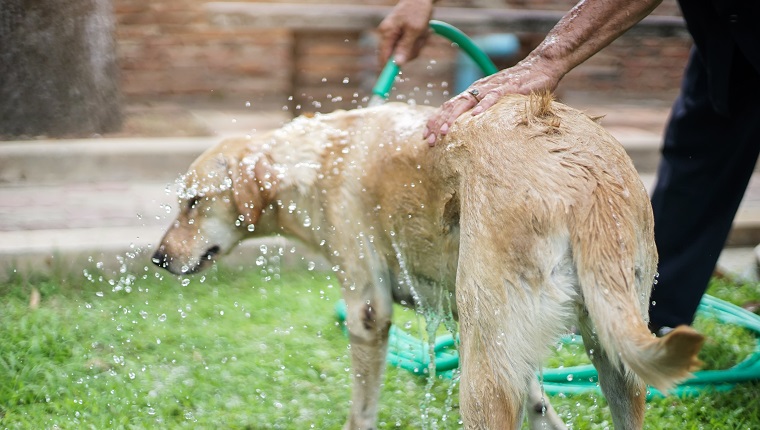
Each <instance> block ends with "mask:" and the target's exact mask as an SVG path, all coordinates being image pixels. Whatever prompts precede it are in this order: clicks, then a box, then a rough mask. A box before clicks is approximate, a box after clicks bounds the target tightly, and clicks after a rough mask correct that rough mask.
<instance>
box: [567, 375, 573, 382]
mask: <svg viewBox="0 0 760 430" xmlns="http://www.w3.org/2000/svg"><path fill="white" fill-rule="evenodd" d="M572 381H573V374H572V373H569V374H568V375H567V382H572Z"/></svg>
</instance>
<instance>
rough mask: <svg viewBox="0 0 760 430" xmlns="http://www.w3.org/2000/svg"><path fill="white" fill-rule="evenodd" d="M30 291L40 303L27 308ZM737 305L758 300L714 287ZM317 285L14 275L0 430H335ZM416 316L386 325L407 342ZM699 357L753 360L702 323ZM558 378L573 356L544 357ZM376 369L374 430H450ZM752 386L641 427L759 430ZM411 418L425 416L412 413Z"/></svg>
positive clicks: (325, 304) (333, 348) (666, 405)
mask: <svg viewBox="0 0 760 430" xmlns="http://www.w3.org/2000/svg"><path fill="white" fill-rule="evenodd" d="M33 289H36V290H37V291H39V292H40V294H41V301H40V304H39V307H38V308H36V309H30V307H29V299H30V296H31V295H32V291H33ZM711 292H712V293H713V294H715V295H717V296H719V297H724V298H727V299H730V300H735V301H738V302H743V301H750V300H755V301H756V300H758V299H760V288H758V287H757V286H752V285H749V286H742V287H736V286H733V285H729V284H725V283H723V284H721V283H717V284H716V285H714V286H713V288H712V290H711ZM339 295H340V292H339V288H338V285H337V283H336V282H335V281H334V279H330V276H329V274H322V273H316V272H308V271H303V272H294V273H282V274H280V273H279V272H278V270H276V269H271V268H270V269H269V270H250V271H247V272H242V273H240V272H236V271H232V270H225V269H214V270H212V271H211V272H209V273H208V274H207V275H206V276H205V278H204V277H196V278H192V279H190V280H189V282H188V280H184V281H182V280H178V279H175V278H173V277H168V276H162V275H158V274H156V272H154V271H153V270H152V269H146V270H144V271H142V270H141V271H140V272H139V274H129V273H116V274H115V275H110V276H106V275H101V274H97V271H96V270H90V271H88V272H87V276H85V275H83V274H82V273H78V274H73V275H70V274H67V275H60V274H59V275H56V276H52V277H50V276H30V277H26V278H24V277H21V276H18V275H15V276H13V277H12V279H11V280H10V281H8V282H5V283H3V284H0V297H2V300H1V301H0V332H1V333H2V336H0V351H2V352H0V426H2V428H11V429H13V428H23V429H27V428H34V429H42V428H64V429H68V428H76V429H80V428H93V429H105V428H109V429H116V428H125V429H140V428H213V427H220V428H233V429H235V428H241V429H308V428H316V429H339V428H341V426H342V424H343V421H344V419H345V416H346V413H347V410H348V405H349V382H350V381H349V351H348V347H347V345H348V342H347V340H346V338H345V337H344V335H343V333H342V331H341V330H340V328H339V326H338V323H337V322H336V319H335V313H334V307H335V304H336V301H337V300H338V299H339ZM419 320H420V318H419V316H417V314H415V313H414V312H413V311H399V312H398V313H397V316H396V324H397V325H398V326H400V327H410V330H411V331H415V330H416V328H415V327H417V326H418V324H419ZM700 325H701V327H700V328H701V329H703V330H705V332H706V333H707V334H708V336H710V337H711V342H710V343H709V344H708V347H707V348H706V351H705V353H704V354H703V356H702V359H703V360H704V361H705V362H706V363H707V365H708V366H711V367H712V368H721V367H726V366H730V365H731V364H732V363H735V362H736V361H737V360H741V358H742V357H744V356H746V354H747V353H748V352H749V351H751V349H752V347H753V343H752V342H753V338H752V337H751V335H749V334H747V333H745V332H743V330H741V329H738V328H735V327H729V328H726V327H725V326H720V325H715V324H711V323H710V322H709V321H708V322H700ZM552 360H554V361H555V362H556V363H560V364H562V365H566V366H570V365H574V364H579V363H583V362H585V357H584V355H583V351H582V350H581V349H579V348H574V347H563V348H561V351H559V352H558V354H557V355H556V356H555V357H554V358H553V359H552ZM428 388H429V387H428V383H427V381H426V380H425V379H424V378H419V377H414V376H412V375H410V374H409V373H408V372H406V371H403V370H398V369H389V370H388V372H387V376H386V382H385V385H384V387H383V391H382V399H381V411H380V423H379V424H380V425H379V427H380V428H384V429H390V428H401V429H411V428H439V429H455V428H459V427H460V425H459V424H458V420H459V415H458V410H457V407H458V400H457V387H456V384H453V383H452V382H451V381H450V380H438V381H435V382H434V383H433V384H432V387H431V388H430V389H428ZM758 389H760V384H757V383H755V384H743V385H739V386H737V387H736V388H735V389H734V390H732V391H730V392H720V393H705V394H702V395H700V396H699V397H694V398H684V399H679V398H675V397H670V398H666V399H657V400H654V401H652V402H650V404H649V415H648V420H647V428H652V429H665V428H669V429H670V428H679V429H692V428H694V429H697V428H727V429H739V428H742V429H744V428H751V429H754V428H760V408H758V407H757V406H756V405H757V402H756V393H757V392H758ZM552 401H553V403H554V405H555V408H557V410H558V412H559V413H560V414H561V415H563V416H564V417H566V418H567V421H568V423H569V424H570V425H571V427H572V428H574V429H603V428H607V427H611V423H610V418H609V413H608V410H607V408H606V407H605V402H604V399H603V398H602V397H601V396H599V395H596V394H584V395H577V396H571V397H561V396H554V398H553V399H552ZM421 411H425V412H424V413H422V412H421Z"/></svg>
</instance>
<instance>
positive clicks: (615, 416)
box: [578, 311, 646, 430]
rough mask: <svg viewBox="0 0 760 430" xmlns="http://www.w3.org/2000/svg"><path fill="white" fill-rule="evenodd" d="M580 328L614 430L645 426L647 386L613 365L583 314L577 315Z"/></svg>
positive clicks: (636, 429)
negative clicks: (608, 409) (610, 415)
mask: <svg viewBox="0 0 760 430" xmlns="http://www.w3.org/2000/svg"><path fill="white" fill-rule="evenodd" d="M578 322H579V328H580V330H581V335H582V336H583V343H584V346H585V348H586V354H588V356H589V357H590V358H591V362H592V363H593V364H594V367H596V370H597V372H598V373H599V385H600V386H601V388H602V393H604V396H605V398H606V399H607V403H608V405H609V407H610V413H611V414H612V422H613V424H614V425H615V430H638V429H641V428H643V426H644V412H645V410H646V386H645V385H644V383H643V382H642V381H641V379H640V378H638V377H637V376H636V375H634V374H633V373H631V372H625V371H624V369H623V366H622V363H620V362H619V361H618V362H617V363H614V362H613V361H612V360H610V359H609V357H608V355H607V352H606V351H604V349H603V348H602V346H601V345H600V344H599V340H598V338H597V336H596V334H595V333H594V330H593V326H592V322H591V320H590V318H589V316H588V314H587V313H586V312H583V311H580V312H579V319H578Z"/></svg>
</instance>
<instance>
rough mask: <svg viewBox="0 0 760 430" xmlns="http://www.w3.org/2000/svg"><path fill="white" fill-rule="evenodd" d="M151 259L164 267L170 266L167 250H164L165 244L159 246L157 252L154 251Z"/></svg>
mask: <svg viewBox="0 0 760 430" xmlns="http://www.w3.org/2000/svg"><path fill="white" fill-rule="evenodd" d="M150 261H152V262H153V264H155V265H156V266H158V267H160V268H162V269H166V268H167V267H169V256H168V255H166V251H164V246H163V245H161V246H159V247H158V249H157V250H156V252H155V253H153V257H152V258H151V259H150Z"/></svg>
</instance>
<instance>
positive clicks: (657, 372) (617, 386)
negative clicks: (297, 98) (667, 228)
mask: <svg viewBox="0 0 760 430" xmlns="http://www.w3.org/2000/svg"><path fill="white" fill-rule="evenodd" d="M430 112H431V110H430V109H429V108H422V107H410V106H408V105H405V104H387V105H384V106H380V107H376V108H367V109H359V110H354V111H345V112H344V111H339V112H335V113H332V114H327V115H318V116H315V117H313V118H305V117H302V118H298V119H296V120H294V121H292V122H291V123H289V124H287V125H286V126H284V127H282V128H281V129H278V130H275V131H273V132H270V133H267V134H263V135H260V136H255V137H252V138H249V139H233V140H226V141H224V142H222V143H221V144H219V145H218V146H216V147H214V148H212V149H210V150H208V151H207V152H206V153H204V154H203V155H201V156H200V158H198V159H197V160H196V161H195V162H194V163H193V165H192V166H191V167H190V170H189V172H188V173H187V175H186V177H185V186H184V190H183V191H182V192H181V196H180V197H181V199H180V200H181V201H180V205H181V210H180V214H179V216H178V218H177V220H176V221H175V222H174V224H173V225H172V226H171V227H170V228H169V230H168V231H167V233H166V235H165V236H164V238H163V240H162V241H161V244H160V246H159V247H158V250H157V251H156V253H155V255H154V262H156V264H158V265H160V266H161V267H164V268H166V269H168V270H169V271H170V272H172V273H176V274H188V273H194V272H197V271H200V270H202V269H204V268H206V267H207V266H208V265H210V264H212V262H213V260H214V259H215V257H216V256H218V255H221V254H224V253H226V252H229V251H230V250H231V249H232V248H234V247H235V246H236V245H237V244H238V243H239V242H240V241H241V240H243V239H246V238H249V237H254V236H266V235H284V236H288V237H293V238H297V239H300V240H301V241H303V242H305V243H307V244H310V245H312V246H314V247H315V248H317V249H319V250H320V251H321V252H322V254H323V255H324V256H325V257H326V258H327V259H328V260H329V261H330V262H331V264H332V265H336V266H338V267H339V270H338V272H337V273H338V276H339V278H340V281H341V284H342V292H343V297H344V299H345V301H346V304H347V310H348V313H347V326H348V330H349V333H350V341H351V356H352V366H353V393H352V403H351V411H350V416H349V417H348V421H347V424H346V428H347V429H351V430H354V429H371V428H374V426H375V421H376V419H377V403H378V395H379V390H380V384H381V380H382V376H383V369H384V367H385V366H386V364H385V356H386V350H387V346H388V330H389V327H390V325H391V313H392V306H391V305H392V303H393V302H394V301H396V302H400V303H402V304H406V305H409V306H417V307H424V308H427V309H430V310H432V311H434V312H439V313H451V314H453V315H454V316H455V317H457V318H458V320H459V324H460V345H459V351H460V357H461V362H460V364H461V381H460V382H461V386H460V407H461V413H462V418H463V421H464V423H465V427H466V428H473V429H497V428H498V429H502V428H504V429H516V428H520V425H521V422H522V418H523V415H524V413H525V412H527V414H528V418H529V419H530V421H531V425H532V427H533V428H562V427H563V424H562V423H561V422H560V421H559V419H558V418H557V417H556V415H554V414H553V413H552V411H551V410H550V411H549V413H548V414H544V413H542V412H541V407H540V405H539V407H536V404H537V403H539V404H540V402H541V393H540V389H538V386H537V384H536V382H535V371H536V369H537V368H538V367H539V365H540V363H541V360H542V359H543V358H544V356H545V355H546V353H547V352H548V348H547V346H548V345H550V344H552V343H553V342H554V341H555V340H556V338H557V336H558V335H559V334H561V333H563V332H564V331H565V330H566V328H567V327H568V326H569V325H571V324H576V326H577V327H579V329H580V331H581V333H582V335H583V337H584V340H585V342H586V345H585V346H586V348H587V350H588V351H589V355H590V356H591V358H592V361H593V363H594V365H595V366H596V368H597V369H598V371H599V374H600V384H601V388H602V390H603V392H604V394H605V395H606V397H607V399H608V402H609V405H610V409H611V412H612V416H613V421H614V424H615V427H616V428H618V429H637V428H642V426H643V419H644V409H645V404H644V400H645V399H644V397H645V396H644V394H643V393H645V390H646V388H645V385H644V384H650V385H653V386H655V387H657V388H659V389H661V390H666V389H668V388H669V387H671V386H672V385H673V384H674V383H675V382H677V381H678V380H680V379H682V378H685V377H687V376H688V375H689V372H690V371H692V370H693V369H694V368H695V366H697V365H698V360H697V359H696V354H697V352H698V351H699V349H700V347H701V344H702V340H703V339H702V337H701V336H700V335H699V334H698V333H696V332H695V331H694V330H692V329H691V328H689V327H685V326H683V327H679V328H677V329H676V330H675V331H673V332H672V333H670V334H669V335H668V336H666V337H664V338H655V337H653V336H652V335H651V334H650V332H649V330H648V329H647V312H648V302H649V294H650V289H651V286H652V281H653V278H654V275H655V268H656V262H657V252H656V249H655V245H654V238H653V219H652V212H651V207H650V204H649V199H648V196H647V193H646V190H645V188H644V186H643V185H642V183H641V181H640V179H639V177H638V175H637V173H636V171H635V170H634V168H633V165H632V163H631V161H630V159H629V158H628V156H627V155H626V154H625V152H624V150H623V148H622V147H621V145H620V144H619V143H618V142H616V141H615V140H614V138H612V137H611V136H610V135H609V134H608V133H607V132H605V131H604V130H603V129H602V128H601V127H600V126H599V125H598V124H596V123H595V122H594V121H593V120H591V119H590V118H588V117H587V116H586V115H584V114H583V113H581V112H579V111H576V110H574V109H571V108H569V107H567V106H564V105H562V104H560V103H556V102H554V101H553V100H552V99H551V97H550V96H548V95H542V96H531V97H524V96H509V97H506V98H504V100H502V101H501V102H500V103H498V104H497V105H495V106H494V107H492V108H490V109H489V110H487V111H486V112H484V113H483V114H481V115H478V116H475V117H472V116H470V115H464V116H462V118H460V119H459V120H458V121H457V122H456V123H455V124H454V126H453V127H452V129H451V131H450V132H449V134H448V135H447V136H446V137H445V138H444V139H443V140H442V141H441V142H440V143H439V144H438V145H437V146H436V147H435V148H432V149H431V148H428V146H427V144H426V143H424V142H423V141H422V140H421V135H422V128H423V127H424V124H425V122H426V118H427V116H428V115H429V114H430ZM525 402H528V403H527V405H528V407H524V404H525Z"/></svg>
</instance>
